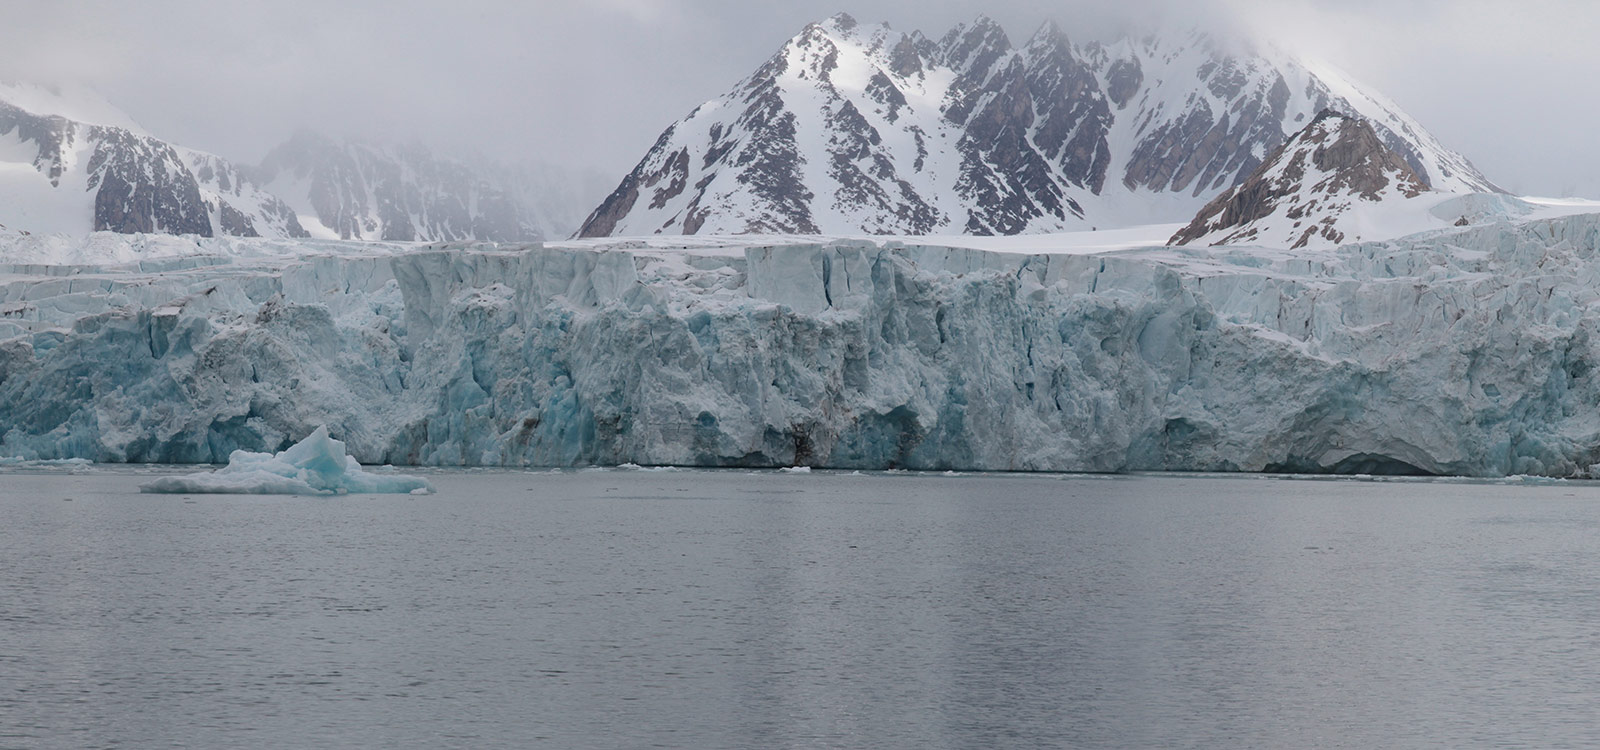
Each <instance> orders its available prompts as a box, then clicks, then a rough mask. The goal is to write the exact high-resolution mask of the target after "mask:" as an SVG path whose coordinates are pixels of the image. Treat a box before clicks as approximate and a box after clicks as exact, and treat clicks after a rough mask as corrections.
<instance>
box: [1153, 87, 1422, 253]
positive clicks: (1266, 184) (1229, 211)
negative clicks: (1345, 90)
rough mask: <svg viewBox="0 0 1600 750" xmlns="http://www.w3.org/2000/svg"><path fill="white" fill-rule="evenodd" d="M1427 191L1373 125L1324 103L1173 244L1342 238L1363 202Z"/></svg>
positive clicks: (1370, 204) (1300, 243)
mask: <svg viewBox="0 0 1600 750" xmlns="http://www.w3.org/2000/svg"><path fill="white" fill-rule="evenodd" d="M1427 190H1428V187H1427V185H1426V184H1425V183H1424V182H1423V181H1422V178H1421V177H1419V176H1418V175H1417V173H1416V172H1415V171H1413V170H1412V169H1411V166H1410V165H1409V164H1408V163H1406V160H1405V158H1404V157H1402V156H1401V155H1400V154H1398V153H1396V152H1395V151H1394V150H1392V149H1390V148H1389V147H1388V146H1387V145H1385V144H1384V142H1383V140H1382V139H1381V138H1380V137H1379V136H1378V134H1377V132H1376V131H1374V130H1373V129H1372V126H1371V125H1370V124H1368V123H1367V122H1366V121H1364V120H1361V119H1359V118H1355V117H1349V116H1346V115H1343V114H1340V113H1338V112H1335V111H1333V110H1324V111H1323V112H1322V113H1321V114H1319V115H1317V117H1316V119H1315V120H1313V121H1312V123H1311V124H1310V125H1307V126H1306V127H1305V129H1304V130H1301V131H1300V132H1299V133H1296V134H1295V135H1294V137H1292V138H1290V139H1289V141H1288V142H1287V143H1285V144H1284V145H1283V146H1281V147H1280V148H1278V149H1277V150H1276V151H1275V152H1273V154H1272V156H1271V157H1269V158H1268V159H1267V161H1266V162H1265V163H1263V164H1262V165H1261V166H1260V167H1259V168H1258V169H1256V171H1255V173H1253V174H1252V175H1251V176H1250V177H1249V178H1248V179H1246V180H1245V181H1244V182H1242V183H1240V184H1239V185H1237V186H1235V187H1233V188H1232V189H1230V190H1228V191H1227V192H1225V193H1223V194H1222V195H1220V196H1218V197H1217V198H1216V200H1213V201H1212V202H1211V203H1209V204H1207V205H1206V206H1205V208H1203V209H1201V210H1200V213H1199V214H1198V215H1196V216H1195V218H1194V221H1193V222H1191V223H1190V224H1189V226H1187V227H1185V228H1183V229H1182V230H1181V231H1179V232H1178V233H1177V234H1176V235H1174V236H1173V238H1172V240H1171V244H1174V245H1188V244H1208V245H1226V244H1252V243H1270V244H1281V245H1283V246H1286V247H1290V248H1301V247H1306V246H1308V245H1313V244H1319V245H1337V244H1339V243H1341V242H1344V241H1345V240H1346V238H1347V236H1348V235H1349V227H1348V224H1350V223H1351V222H1352V221H1354V220H1356V219H1358V218H1359V214H1360V213H1361V212H1362V211H1363V210H1364V209H1367V208H1376V207H1377V206H1378V204H1383V203H1385V202H1391V203H1392V202H1394V201H1405V200H1409V199H1412V198H1416V197H1418V196H1420V195H1422V194H1423V193H1424V192H1427Z"/></svg>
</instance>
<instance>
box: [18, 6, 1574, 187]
mask: <svg viewBox="0 0 1600 750" xmlns="http://www.w3.org/2000/svg"><path fill="white" fill-rule="evenodd" d="M1106 5H1107V4H1106V3H1104V2H1099V1H1090V0H1069V1H1057V2H1039V1H1038V0H1029V1H1026V2H1023V1H1019V0H998V1H993V2H983V3H973V2H939V1H937V0H935V1H933V2H927V3H921V4H918V5H917V6H915V7H910V6H907V5H906V4H904V3H902V2H888V1H880V0H861V1H860V2H855V3H852V4H848V5H846V6H843V7H841V6H840V5H839V0H829V2H826V3H818V2H811V1H809V0H799V1H797V2H790V3H783V4H768V3H750V2H747V0H600V1H599V2H594V3H577V2H566V1H564V0H563V1H559V2H558V1H555V0H537V1H535V2H481V1H475V0H462V1H461V2H456V3H449V4H440V3H434V2H422V1H421V0H397V1H387V2H380V1H379V0H354V1H353V2H342V3H324V2H320V0H278V1H277V2H264V1H261V0H245V1H242V2H230V3H216V2H212V1H210V0H204V1H202V0H149V1H148V2H140V3H127V2H111V1H108V0H67V1H63V0H12V2H9V3H7V6H6V8H5V10H4V11H0V49H3V52H0V77H4V78H9V79H12V80H29V81H42V82H51V81H69V82H80V83H87V84H89V85H91V86H93V87H94V88H96V89H98V90H99V91H100V92H101V93H102V94H104V95H105V96H106V97H107V98H109V99H111V100H112V101H113V102H116V103H118V104H119V105H121V106H122V107H123V108H124V109H126V110H128V111H129V112H130V113H131V114H132V115H133V116H134V118H135V119H137V120H139V121H140V122H142V123H143V124H144V125H145V126H146V127H147V128H149V129H150V130H152V131H153V132H155V133H158V134H161V135H163V136H165V137H168V138H171V139H173V140H178V141H181V142H185V143H188V144H192V145H194V146H197V147H200V148H206V149H210V150H213V151H217V152H219V153H222V154H224V155H227V156H230V157H233V158H237V159H240V160H245V161H250V160H253V159H256V158H259V157H260V156H261V155H262V154H263V153H265V151H266V150H267V149H268V148H270V147H271V146H272V145H273V144H275V143H276V142H278V141H280V140H282V139H283V138H285V137H287V136H288V135H289V134H290V133H291V132H293V131H294V130H295V129H297V128H300V127H314V128H317V129H320V130H324V131H327V132H330V133H333V134H335V135H362V134H366V135H370V136H372V137H376V138H379V139H384V140H420V141H422V142H425V143H431V144H437V145H438V146H440V147H442V148H445V149H448V150H458V151H459V150H464V149H474V150H479V151H483V152H487V153H494V154H500V155H505V156H508V157H510V158H542V159H546V160H551V161H555V162H558V163H565V164H569V165H574V166H581V165H592V166H595V167H598V168H600V169H603V170H605V171H607V172H609V173H613V174H617V175H619V176H620V174H621V173H622V172H625V171H626V170H627V169H628V168H630V167H631V166H632V162H633V161H634V160H635V159H637V158H638V157H639V155H641V154H642V153H643V152H644V150H645V149H646V148H648V147H649V145H650V143H651V142H652V141H654V139H655V137H656V135H657V134H658V133H659V132H660V131H661V130H662V129H663V128H664V127H665V126H666V125H668V124H669V123H671V122H672V121H674V120H676V119H677V118H679V117H681V116H683V115H684V114H686V113H687V112H688V111H689V110H690V109H692V108H693V107H694V106H696V105H697V104H699V103H700V102H702V101H704V100H706V99H708V98H711V97H714V96H717V95H719V94H721V93H722V92H723V91H726V90H727V89H728V88H729V87H730V86H731V85H732V84H733V83H734V82H736V81H737V80H739V79H740V78H742V77H743V76H745V75H747V74H748V73H749V72H750V71H751V70H752V69H754V68H755V67H756V66H758V65H759V64H760V63H761V62H762V61H763V60H764V59H765V58H766V57H768V56H769V55H771V54H772V53H773V52H774V51H776V50H777V49H778V48H779V46H781V45H782V44H783V42H784V41H785V40H787V39H788V38H789V37H790V36H791V35H793V34H794V33H795V32H797V31H798V30H799V29H800V28H801V27H803V26H804V25H805V24H806V23H808V22H810V21H814V20H818V19H820V18H823V17H826V16H828V15H831V14H832V13H834V12H837V11H839V10H846V11H848V12H850V13H851V14H853V15H855V16H856V17H857V18H858V19H860V20H862V21H868V22H874V21H879V20H883V21H888V22H890V23H891V25H893V26H895V27H896V28H900V29H912V28H920V29H922V30H923V31H925V32H926V33H928V34H930V35H935V36H936V35H938V34H941V33H943V31H945V30H946V29H947V28H949V27H950V26H951V25H954V24H956V23H959V22H963V21H968V20H970V19H972V18H973V17H975V16H977V15H978V14H979V13H986V14H988V15H990V16H992V17H993V18H995V19H996V20H997V21H999V22H1000V23H1001V24H1003V25H1004V26H1005V27H1006V28H1007V29H1008V30H1009V32H1010V33H1011V34H1012V35H1013V36H1014V37H1015V38H1017V39H1019V40H1020V39H1024V38H1026V37H1027V36H1028V35H1030V34H1032V32H1033V30H1034V29H1035V28H1036V27H1037V26H1038V25H1040V24H1042V23H1043V22H1044V21H1046V20H1050V19H1053V20H1056V21H1057V22H1058V23H1059V24H1060V25H1061V26H1062V28H1064V29H1065V30H1066V31H1067V33H1068V34H1069V35H1070V36H1072V37H1073V38H1075V39H1089V38H1108V37H1113V36H1117V35H1119V34H1122V33H1127V32H1129V31H1132V30H1135V29H1137V28H1141V27H1144V26H1147V25H1149V24H1150V23H1152V22H1153V21H1154V22H1158V23H1160V24H1163V25H1194V24H1200V25H1209V26H1216V25H1224V26H1228V27H1245V28H1250V29H1253V30H1256V31H1258V32H1260V33H1263V34H1266V35H1268V36H1270V37H1271V38H1273V39H1275V40H1277V41H1278V42H1279V43H1280V44H1281V45H1283V46H1285V47H1288V48H1290V49H1295V50H1299V51H1306V52H1309V53H1312V54H1315V55H1317V56H1319V57H1323V58H1325V59H1328V60H1329V61H1331V62H1333V63H1335V64H1337V65H1339V66H1340V67H1343V68H1345V69H1346V70H1348V71H1349V72H1350V73H1352V74H1353V75H1355V76H1356V77H1357V78H1358V79H1360V80H1363V81H1365V82H1367V83H1368V84H1369V85H1371V86H1372V87H1374V88H1377V89H1378V90H1380V91H1383V92H1385V93H1387V94H1388V95H1389V96H1390V97H1391V98H1393V99H1395V100H1396V101H1397V102H1399V103H1400V105H1401V106H1402V107H1404V108H1406V109H1407V110H1408V111H1410V112H1411V113H1412V114H1413V115H1415V116H1416V117H1417V118H1418V119H1419V120H1421V121H1422V122H1423V124H1424V125H1425V126H1427V127H1428V128H1429V129H1431V130H1433V131H1434V132H1435V133H1436V134H1437V135H1439V136H1440V138H1441V139H1442V140H1444V141H1445V142H1446V143H1447V144H1448V145H1450V146H1451V147H1453V148H1456V149H1457V150H1460V151H1462V152H1463V153H1465V154H1467V155H1468V156H1469V157H1471V158H1472V159H1474V160H1475V161H1476V162H1477V163H1478V165H1479V166H1480V167H1481V168H1482V169H1483V170H1484V171H1485V172H1486V173H1488V174H1489V175H1490V176H1491V177H1492V178H1494V179H1496V180H1498V181H1500V182H1502V183H1503V184H1505V185H1506V186H1507V187H1510V188H1512V189H1515V190H1521V191H1527V192H1538V193H1565V192H1572V191H1577V192H1585V193H1589V194H1600V178H1594V177H1590V176H1589V175H1590V173H1591V172H1596V171H1600V170H1595V169H1593V165H1595V164H1596V163H1597V162H1600V146H1596V145H1594V144H1592V143H1590V141H1591V140H1592V139H1590V138H1589V137H1588V133H1587V130H1588V128H1587V127H1586V124H1587V123H1588V122H1590V121H1592V120H1593V119H1594V115H1596V114H1597V112H1596V111H1595V110H1596V109H1597V105H1596V104H1594V103H1593V99H1592V97H1588V96H1586V95H1585V93H1586V92H1587V90H1588V87H1589V86H1590V85H1591V84H1590V81H1592V80H1594V79H1595V77H1596V75H1597V74H1600V52H1596V51H1595V50H1594V49H1593V47H1592V45H1591V44H1590V41H1589V39H1588V38H1587V36H1588V33H1587V32H1588V30H1590V29H1593V28H1596V25H1595V22H1596V21H1600V6H1596V7H1591V6H1590V5H1589V4H1586V3H1580V2H1576V1H1575V0H1519V2H1515V3H1512V2H1506V1H1505V0H1409V1H1407V0H1384V1H1379V0H1274V1H1273V2H1259V1H1255V0H1209V1H1207V2H1198V3H1197V2H1180V1H1178V0H1145V1H1144V2H1135V3H1122V4H1119V5H1118V7H1117V8H1116V9H1115V10H1107V9H1106V8H1105V6H1106Z"/></svg>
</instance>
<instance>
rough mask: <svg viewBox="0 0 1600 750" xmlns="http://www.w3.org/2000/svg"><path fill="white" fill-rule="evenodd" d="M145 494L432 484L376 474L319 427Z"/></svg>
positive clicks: (360, 490)
mask: <svg viewBox="0 0 1600 750" xmlns="http://www.w3.org/2000/svg"><path fill="white" fill-rule="evenodd" d="M139 490H140V491H141V492H169V493H178V492H188V493H211V494H233V495H347V494H404V493H411V494H419V495H420V494H427V493H431V492H433V485H430V484H428V481H427V480H426V479H423V478H421V477H413V476H407V475H405V474H374V473H371V472H368V471H363V470H362V468H361V464H360V463H358V462H357V461H356V460H355V459H354V458H351V457H350V456H347V455H345V452H344V443H343V442H340V441H338V440H334V439H333V438H331V437H328V428H327V427H318V428H317V429H316V431H315V432H312V433H311V435H310V436H309V437H307V438H306V439H305V440H302V441H300V442H298V443H296V444H294V445H293V446H291V447H290V448H289V449H288V450H286V451H283V452H282V453H278V454H276V455H274V454H271V453H251V452H250V451H234V452H233V454H232V455H231V456H229V457H228V465H227V466H225V467H223V468H221V469H218V470H216V471H210V472H201V473H199V474H188V475H185V476H181V477H162V478H160V479H157V480H155V481H153V482H149V483H146V484H143V485H140V486H139Z"/></svg>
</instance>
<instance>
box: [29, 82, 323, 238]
mask: <svg viewBox="0 0 1600 750" xmlns="http://www.w3.org/2000/svg"><path fill="white" fill-rule="evenodd" d="M8 96H9V97H12V98H14V99H15V100H16V101H18V102H21V103H22V104H15V103H12V102H11V101H10V100H9V99H7V97H8ZM23 104H25V105H27V106H32V107H36V108H39V109H41V110H50V109H59V110H61V111H65V112H74V113H79V112H81V113H86V114H87V116H92V117H94V118H95V119H97V120H100V121H103V122H104V121H110V122H122V123H124V124H123V125H103V124H91V123H86V122H80V121H77V120H73V119H69V118H68V117H66V116H63V115H61V114H57V113H56V112H51V111H38V112H36V111H32V110H29V109H26V108H24V106H22V105H23ZM126 123H127V118H126V116H122V115H120V114H119V113H115V112H114V110H109V105H104V104H103V102H98V100H89V101H87V102H83V101H77V100H73V99H69V98H66V97H61V96H51V95H50V94H49V92H48V90H44V89H38V88H32V87H19V86H0V222H4V223H5V224H7V225H9V226H10V227H12V228H13V229H16V230H18V231H25V232H38V233H57V232H59V233H68V234H75V235H82V234H86V233H88V232H89V231H92V230H109V231H114V232H167V233H173V234H198V235H202V236H206V237H211V236H216V235H222V234H228V235H235V236H244V237H254V236H267V237H303V236H305V234H306V233H305V231H304V230H303V229H302V228H301V227H300V225H299V223H298V222H297V221H296V220H295V217H294V214H293V212H292V211H290V210H289V207H288V206H287V205H285V204H284V203H283V202H282V201H280V200H278V199H277V198H275V197H273V196H271V195H269V194H267V193H266V192H264V191H262V190H261V188H260V187H258V186H257V185H255V184H254V183H253V182H251V181H250V180H249V179H247V178H245V177H244V176H242V175H241V174H240V173H239V171H238V170H237V169H236V168H235V167H234V166H233V165H232V164H230V163H229V162H228V161H227V160H225V159H222V158H220V157H217V156H213V155H211V154H206V153H203V152H199V151H194V150H191V149H186V148H183V147H180V146H175V145H173V144H171V143H167V142H165V141H162V140H160V139H158V138H155V137H152V136H150V135H148V134H145V133H144V132H143V131H142V130H139V129H137V128H135V127H128V126H126Z"/></svg>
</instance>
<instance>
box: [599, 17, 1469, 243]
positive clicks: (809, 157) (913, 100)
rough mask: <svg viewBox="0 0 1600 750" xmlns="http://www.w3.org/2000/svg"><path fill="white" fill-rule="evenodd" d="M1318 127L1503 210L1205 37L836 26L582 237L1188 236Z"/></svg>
mask: <svg viewBox="0 0 1600 750" xmlns="http://www.w3.org/2000/svg"><path fill="white" fill-rule="evenodd" d="M1330 108H1331V109H1335V110H1339V111H1344V112H1350V113H1354V114H1359V115H1361V116H1363V117H1366V118H1367V119H1369V120H1370V121H1371V122H1372V127H1373V128H1374V130H1375V131H1376V132H1377V134H1378V137H1379V138H1380V139H1381V140H1382V141H1383V142H1384V143H1385V144H1387V145H1388V146H1389V148H1391V149H1394V150H1395V151H1396V152H1397V153H1398V154H1399V155H1400V156H1401V157H1402V158H1403V159H1404V160H1405V161H1406V162H1407V163H1408V164H1409V165H1410V167H1411V169H1412V171H1413V172H1415V174H1416V175H1417V177H1418V178H1419V179H1421V180H1422V181H1423V183H1424V184H1426V185H1428V186H1429V187H1431V188H1434V189H1438V190H1444V191H1450V192H1461V193H1468V192H1493V191H1495V190H1496V188H1494V186H1493V185H1492V184H1491V183H1490V182H1489V181H1488V180H1487V179H1485V178H1484V177H1483V176H1482V175H1481V174H1479V173H1478V172H1477V170H1475V169H1473V168H1472V166H1471V164H1470V163H1468V162H1467V161H1466V159H1464V158H1462V157H1461V156H1460V155H1459V154H1455V153H1453V152H1451V151H1449V150H1448V149H1445V148H1444V147H1443V146H1442V145H1440V144H1439V142H1438V141H1437V140H1436V139H1434V138H1433V137H1432V136H1431V135H1429V134H1428V133H1427V131H1425V130H1424V129H1423V128H1422V127H1421V126H1420V125H1418V124H1417V123H1416V122H1415V121H1413V120H1412V119H1410V118H1409V117H1407V116H1406V115H1405V114H1404V113H1402V112H1400V111H1399V110H1398V109H1397V108H1395V107H1394V106H1393V105H1392V104H1389V103H1387V102H1386V101H1384V100H1383V99H1381V98H1380V97H1377V96H1375V95H1371V94H1368V93H1366V92H1364V91H1362V90H1361V89H1360V88H1359V87H1357V86H1355V85H1354V84H1352V83H1350V82H1349V81H1347V80H1345V79H1344V78H1343V77H1342V76H1340V75H1338V74H1337V73H1336V72H1334V71H1328V70H1322V69H1315V70H1314V69H1312V68H1310V67H1307V66H1306V65H1304V64H1302V63H1300V62H1298V61H1296V60H1294V59H1293V58H1290V57H1287V56H1285V55H1282V54H1279V53H1277V52H1274V51H1271V50H1255V51H1249V50H1242V49H1238V48H1235V47H1230V46H1227V45H1224V44H1222V43H1219V42H1217V41H1215V40H1213V39H1211V38H1209V37H1206V36H1204V35H1200V34H1185V35H1175V36H1167V37H1152V38H1147V39H1140V40H1133V39H1128V40H1122V41H1119V42H1116V43H1114V44H1109V45H1102V44H1099V43H1088V44H1074V43H1072V42H1071V41H1070V40H1069V39H1068V38H1067V35H1066V34H1065V33H1063V32H1062V30H1061V29H1059V28H1057V27H1055V26H1054V25H1046V26H1045V27H1044V28H1043V29H1041V30H1040V31H1039V32H1038V33H1037V34H1035V35H1034V36H1033V37H1032V38H1031V39H1030V40H1029V41H1028V42H1027V43H1026V44H1024V45H1022V47H1021V48H1020V49H1018V48H1014V47H1013V46H1012V44H1011V41H1010V39H1009V38H1008V37H1007V35H1006V33H1005V31H1004V30H1003V29H1001V28H1000V27H999V26H998V25H997V24H995V23H994V22H993V21H990V20H988V19H987V18H979V19H978V20H977V21H975V22H974V23H972V24H968V25H962V26H958V27H956V28H955V29H952V30H951V31H950V32H949V33H947V34H945V35H944V36H943V37H941V38H940V39H939V41H937V42H935V41H932V40H930V39H928V38H927V37H924V36H923V35H922V34H921V33H918V32H912V33H910V34H902V33H899V32H895V31H892V30H890V29H889V28H888V27H887V26H883V25H878V26H866V25H862V24H859V23H857V22H856V21H855V19H853V18H850V17H849V16H844V15H840V16H835V17H834V18H832V19H829V20H827V21H824V22H821V23H817V24H812V25H810V26H808V27H806V29H804V30H803V31H802V32H801V33H800V34H799V35H797V36H795V37H794V38H793V39H791V40H790V41H789V42H788V44H786V45H785V46H784V47H783V49H782V50H780V51H779V52H778V54H776V55H775V56H774V57H772V58H771V59H770V60H768V61H767V62H766V63H765V64H764V65H762V66H761V68H760V69H759V70H757V71H756V72H755V73H754V74H753V75H752V76H751V77H749V78H747V79H745V80H744V81H741V82H740V83H739V84H738V85H737V86H735V87H734V89H733V90H732V91H731V92H729V93H728V94H727V95H725V96H723V97H721V98H718V99H715V100H712V101H710V102H707V103H706V104H704V105H702V106H701V107H699V108H697V109H696V110H695V111H694V112H693V113H691V114H690V115H689V116H688V117H687V118H685V119H684V120H682V121H680V122H678V123H676V124H674V125H673V126H672V127H669V128H668V129H667V130H666V131H665V132H664V133H663V134H662V136H661V138H660V139H658V140H657V142H656V144H655V146H654V147H653V148H651V150H650V151H649V153H647V154H646V155H645V157H644V159H643V160H641V161H640V163H639V165H638V167H636V168H635V169H634V170H633V172H631V173H630V174H629V175H628V176H626V177H625V178H624V179H623V180H622V182H621V183H620V184H619V185H618V186H617V188H616V190H614V191H613V192H612V194H611V195H610V196H609V197H608V198H607V199H606V200H605V201H604V202H603V203H602V204H601V205H600V206H599V207H598V208H597V209H596V210H595V211H594V212H593V213H592V214H591V216H590V218H589V220H588V221H586V222H585V223H584V225H583V228H582V229H581V230H580V234H581V235H582V236H591V237H592V236H618V235H642V234H656V233H667V234H694V233H702V232H705V233H743V232H760V233H796V232H803V233H812V232H822V233H830V234H833V233H836V234H860V233H869V234H925V233H940V232H962V233H969V234H1016V233H1023V232H1039V231H1056V230H1064V229H1076V228H1088V227H1090V226H1101V227H1108V226H1117V225H1126V224H1134V223H1149V222H1152V221H1157V220H1165V221H1174V220H1183V219H1187V218H1188V217H1189V216H1191V215H1192V214H1193V211H1195V210H1196V209H1198V208H1200V207H1201V206H1203V205H1204V204H1205V203H1206V202H1207V201H1209V200H1210V199H1211V198H1213V197H1215V196H1216V195H1217V194H1219V193H1220V192H1222V191H1224V190H1226V189H1228V188H1230V187H1232V186H1234V185H1236V184H1238V183H1239V182H1240V181H1242V180H1243V179H1244V178H1245V177H1247V176H1248V175H1250V174H1251V173H1252V172H1253V171H1254V170H1255V169H1256V168H1257V167H1258V166H1260V164H1261V162H1262V160H1263V159H1264V158H1265V157H1266V156H1267V155H1268V154H1270V153H1272V151H1273V150H1274V149H1276V148H1277V147H1278V146H1279V145H1281V144H1282V143H1283V142H1284V140H1285V139H1286V138H1287V136H1288V134H1289V133H1291V132H1294V131H1297V130H1299V129H1301V128H1303V127H1305V125H1306V124H1307V123H1308V122H1310V120H1311V118H1312V117H1313V116H1314V115H1315V114H1316V113H1317V112H1319V111H1321V110H1323V109H1330ZM1152 196H1161V199H1159V200H1151V197H1152ZM1152 206H1158V207H1159V208H1152ZM1163 211H1164V212H1172V211H1181V213H1179V214H1176V215H1170V214H1169V213H1159V212H1163Z"/></svg>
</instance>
